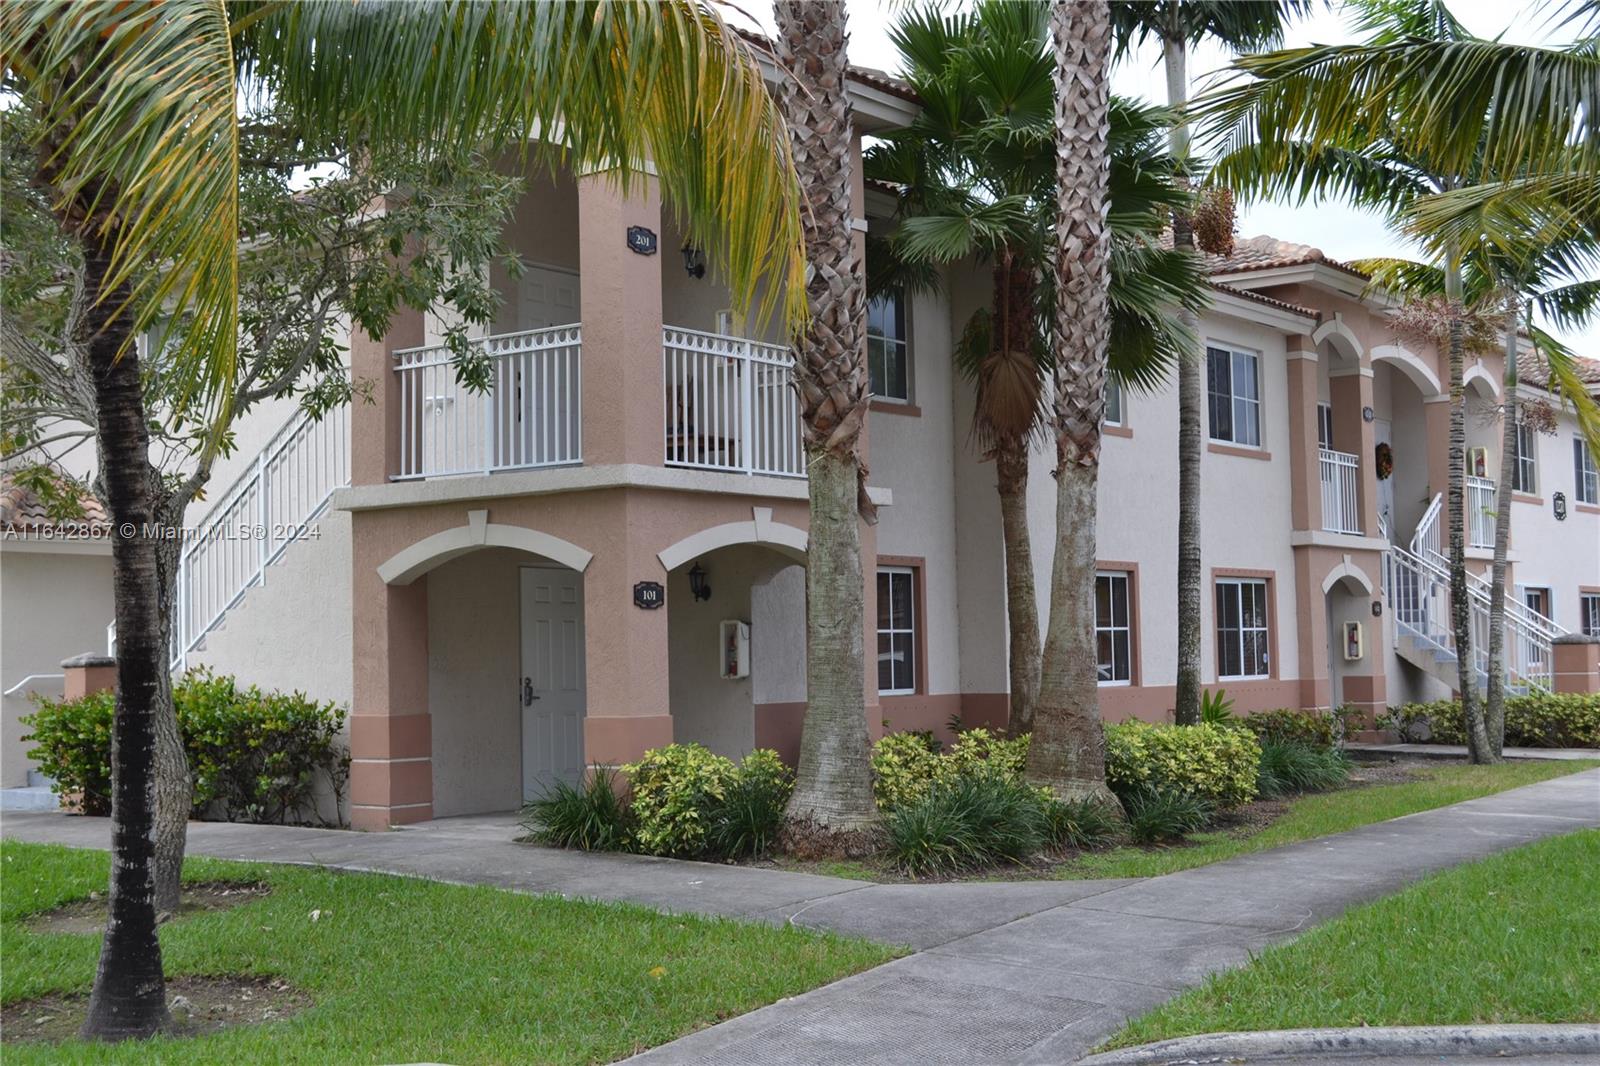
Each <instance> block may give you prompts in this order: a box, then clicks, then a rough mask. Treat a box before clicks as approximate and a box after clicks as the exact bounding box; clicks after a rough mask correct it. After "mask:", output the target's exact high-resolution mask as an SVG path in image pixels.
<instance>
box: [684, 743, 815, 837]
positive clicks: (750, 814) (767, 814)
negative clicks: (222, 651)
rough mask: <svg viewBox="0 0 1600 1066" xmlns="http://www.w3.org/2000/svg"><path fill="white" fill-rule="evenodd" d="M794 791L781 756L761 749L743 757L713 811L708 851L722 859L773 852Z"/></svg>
mask: <svg viewBox="0 0 1600 1066" xmlns="http://www.w3.org/2000/svg"><path fill="white" fill-rule="evenodd" d="M793 791H794V772H793V771H791V770H790V769H789V768H788V767H787V766H785V765H784V764H783V760H782V759H781V758H779V757H778V753H777V752H775V751H770V750H768V749H765V748H758V749H756V750H755V751H752V752H751V753H750V754H749V755H746V756H745V757H744V761H743V762H741V763H740V764H739V769H738V770H737V771H736V772H735V773H734V775H733V780H732V781H730V782H729V783H728V785H727V787H726V789H725V790H724V792H723V797H722V802H721V803H720V804H717V805H716V806H715V807H713V808H712V810H711V816H710V819H709V821H708V823H707V827H706V844H707V848H708V850H709V851H710V852H711V853H712V854H713V855H716V856H718V857H719V858H724V859H738V858H743V857H745V856H755V857H760V856H762V855H765V854H766V853H767V852H769V851H771V850H772V847H773V845H774V844H776V843H777V841H778V831H779V830H780V829H782V828H783V809H784V806H785V804H787V803H788V802H789V794H790V793H791V792H793Z"/></svg>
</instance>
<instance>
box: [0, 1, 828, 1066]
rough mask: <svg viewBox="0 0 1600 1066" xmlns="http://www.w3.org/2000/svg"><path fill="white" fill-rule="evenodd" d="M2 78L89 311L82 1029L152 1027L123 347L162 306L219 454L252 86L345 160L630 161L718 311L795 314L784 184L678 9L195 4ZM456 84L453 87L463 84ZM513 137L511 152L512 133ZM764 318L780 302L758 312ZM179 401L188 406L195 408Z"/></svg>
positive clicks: (139, 447)
mask: <svg viewBox="0 0 1600 1066" xmlns="http://www.w3.org/2000/svg"><path fill="white" fill-rule="evenodd" d="M0 51H3V56H0V59H3V61H4V70H5V82H4V88H5V89H6V90H7V91H8V92H9V93H11V94H13V95H14V96H15V97H16V98H17V99H18V100H19V101H20V103H21V106H25V107H28V108H30V109H32V111H33V112H34V114H35V116H36V118H37V120H38V124H37V128H38V129H39V131H40V135H39V137H38V138H37V142H36V145H35V148H36V152H37V156H38V177H39V181H40V182H41V184H42V185H43V186H44V187H45V188H46V189H47V190H48V192H49V194H50V198H51V204H52V207H53V209H54V211H55V213H56V215H57V219H58V221H59V222H60V224H61V225H62V226H63V227H64V228H65V229H66V230H67V231H68V232H69V234H71V235H73V236H75V237H77V238H78V239H80V240H81V242H82V244H83V246H84V249H85V252H84V258H85V263H84V271H83V279H84V284H85V285H86V287H87V293H86V295H87V296H88V301H87V302H88V306H89V307H90V308H91V310H90V311H89V313H88V314H86V315H85V316H84V319H83V321H82V322H81V323H78V324H77V328H76V333H75V335H76V337H77V342H78V343H77V344H76V345H75V351H74V352H73V353H72V357H73V358H78V359H81V360H82V361H84V363H85V364H86V366H87V367H88V369H89V371H90V373H91V374H92V375H93V379H94V381H95V383H96V385H95V396H94V407H95V411H96V416H97V427H96V430H97V443H98V448H99V459H100V462H99V478H100V480H101V483H102V486H103V493H102V495H103V497H104V499H105V500H106V502H107V505H108V510H109V512H110V518H111V522H112V524H113V527H114V528H115V529H117V530H124V529H130V530H133V531H135V533H134V535H121V534H119V535H118V537H117V538H116V540H115V541H114V543H113V572H114V580H115V604H116V623H117V632H118V659H117V710H116V715H115V722H114V736H115V740H114V747H113V777H114V786H113V800H112V836H113V857H112V874H111V890H110V903H109V906H110V920H109V922H108V923H107V928H106V935H105V938H104V941H103V943H102V947H101V955H100V964H99V968H98V970H97V972H96V977H95V983H94V990H93V992H92V994H91V997H90V1002H89V1011H88V1018H87V1020H86V1022H85V1024H84V1033H85V1035H87V1036H90V1037H96V1038H103V1039H121V1038H128V1037H144V1036H148V1035H150V1034H152V1033H154V1032H157V1031H159V1030H160V1029H162V1028H163V1027H165V1025H166V1024H167V1022H168V1017H167V1008H166V1001H165V994H164V986H163V980H162V969H161V952H160V945H159V942H158V941H157V939H156V930H155V920H156V915H155V909H154V906H153V894H152V863H151V858H152V842H151V834H152V806H153V803H152V770H153V747H154V738H155V734H156V730H157V726H158V723H157V721H156V708H155V703H156V694H157V689H158V687H159V681H158V679H159V677H160V675H161V674H162V673H163V672H164V671H165V670H166V669H167V662H166V656H167V652H168V650H167V648H165V647H163V646H161V641H160V640H159V638H158V636H157V634H158V633H159V632H160V625H159V617H158V607H157V604H158V600H159V595H160V581H159V577H158V574H157V567H156V558H155V539H154V538H152V537H148V536H143V535H139V534H138V531H140V530H143V529H145V528H147V527H148V526H149V525H150V523H151V522H152V519H153V508H152V498H151V491H152V490H151V486H150V484H149V481H148V478H147V477H146V476H145V475H146V468H145V463H144V457H145V454H146V452H147V448H148V441H149V436H148V431H147V429H146V413H145V410H144V404H143V397H142V393H141V389H140V360H139V355H138V352H137V350H136V348H135V346H134V343H133V341H134V338H135V337H136V336H138V335H139V334H140V333H141V332H143V331H144V330H145V329H146V328H147V327H149V326H150V325H151V324H152V323H154V322H155V321H156V320H157V318H159V317H161V316H172V317H185V318H186V319H187V320H188V322H189V328H188V329H187V330H186V331H185V337H184V341H183V343H182V345H181V347H179V349H178V350H177V351H175V352H174V353H172V358H173V361H174V364H175V370H174V373H175V374H177V375H179V376H180V379H181V380H189V381H191V382H193V383H194V384H193V395H192V397H191V400H192V408H193V407H198V408H200V409H202V410H205V411H207V412H208V415H209V418H210V421H211V422H212V425H213V437H214V439H216V440H219V441H220V439H221V437H222V433H223V431H224V430H225V428H226V422H227V414H228V412H227V397H229V396H230V395H232V391H233V390H232V386H233V384H234V376H235V368H236V361H235V352H236V345H237V339H238V337H237V332H238V310H237V308H238V290H237V270H236V264H237V260H236V248H237V240H238V177H239V174H238V171H239V165H238V144H239V136H238V125H237V123H238V115H239V111H240V108H239V104H240V99H241V96H242V95H244V94H246V93H251V92H260V93H262V94H264V95H265V96H267V97H269V98H271V99H272V100H273V102H274V106H275V107H277V108H279V109H280V110H281V111H282V112H283V113H284V114H287V115H291V116H293V120H294V122H296V123H297V124H298V125H299V127H300V128H301V129H302V131H303V133H304V135H305V136H306V137H307V138H308V139H310V140H315V141H320V142H326V143H336V144H341V145H343V146H345V148H346V150H348V151H357V150H360V149H361V148H362V147H363V146H368V147H370V146H371V145H374V144H383V145H389V146H405V145H412V146H415V149H416V150H417V151H418V152H423V153H425V152H428V151H431V150H433V149H435V148H437V147H439V146H441V145H446V144H448V145H454V146H462V145H465V146H471V147H478V146H480V145H482V144H484V143H488V144H491V145H495V144H500V145H504V144H508V143H513V142H514V143H516V144H518V145H519V146H523V148H524V150H525V151H528V152H530V153H532V154H533V155H534V156H535V157H536V158H537V159H538V160H540V161H541V162H542V163H544V164H546V165H553V164H554V163H556V162H557V161H562V162H565V163H567V164H568V165H579V166H588V167H606V168H610V171H609V172H610V173H611V174H612V175H613V178H614V180H616V181H617V182H618V183H619V184H622V185H624V186H626V184H627V183H628V181H629V180H630V179H632V180H636V175H637V174H639V173H640V172H641V169H642V168H641V164H642V163H643V162H644V161H645V160H647V159H648V160H650V161H652V162H653V163H654V166H655V170H656V172H657V173H658V175H659V179H660V182H661V187H662V190H663V193H664V195H665V197H666V198H667V199H668V201H669V202H671V203H672V204H673V205H674V206H675V208H676V209H677V210H678V212H679V213H680V215H681V216H682V217H683V218H684V220H685V223H686V225H687V228H688V229H689V231H690V233H691V234H692V235H694V236H695V238H696V239H697V240H704V241H706V242H707V243H708V244H709V245H712V246H716V247H718V248H719V249H720V253H721V254H719V256H718V257H717V258H718V260H719V262H721V263H722V264H723V269H724V270H725V272H726V274H727V277H728V280H729V283H730V286H731V287H732V288H733V290H734V292H735V296H736V298H739V299H742V300H743V301H744V302H745V303H746V304H749V303H752V302H753V299H754V297H755V295H756V293H757V291H758V284H759V280H760V278H761V277H762V276H763V275H777V276H779V277H781V278H783V279H784V280H785V281H786V282H787V283H788V284H787V285H786V286H784V285H780V286H774V287H773V289H774V291H775V292H778V293H781V294H782V295H781V296H778V297H774V298H773V299H781V300H784V301H785V303H784V304H783V308H784V313H785V316H786V318H787V319H788V321H789V322H790V323H798V322H799V321H800V319H801V316H802V315H803V313H804V308H803V305H802V304H801V302H800V301H799V298H798V293H799V290H800V286H799V284H798V281H799V279H800V277H801V272H802V270H803V265H804V264H803V259H802V257H801V246H800V243H799V217H798V195H799V192H798V188H797V186H796V183H795V180H794V175H793V168H792V166H791V165H790V162H789V157H788V144H787V141H786V139H785V136H784V133H783V126H782V122H781V119H780V117H779V116H778V114H777V112H776V110H775V108H774V106H773V104H772V101H771V99H770V97H769V96H768V94H767V91H766V88H765V86H764V84H763V82H762V80H761V77H760V74H759V69H758V67H757V66H756V64H755V63H754V61H753V60H752V59H751V57H750V56H749V55H748V52H747V46H745V45H744V44H743V43H742V42H741V41H740V40H739V39H738V38H737V37H735V36H734V35H733V34H732V33H731V32H730V31H728V30H727V29H726V27H724V26H723V25H722V23H721V22H720V20H719V19H718V18H717V17H716V15H715V14H714V13H712V12H710V11H709V10H707V9H705V8H703V7H701V6H700V5H699V4H697V3H692V2H690V0H659V2H649V0H633V2H626V3H598V2H595V3H585V4H560V5H556V4H552V5H543V4H505V5H497V4H486V5H478V4H468V3H452V2H442V3H407V4H400V3H390V4H381V5H380V4H376V3H348V2H345V3H303V4H296V5H283V4H269V3H254V4H249V3H241V4H236V5H228V4H222V3H217V2H207V0H173V2H169V3H164V4H159V5H156V4H77V3H72V2H69V0H31V2H30V0H19V2H16V3H12V4H8V5H6V6H5V7H4V8H3V9H0ZM468 73H470V75H471V76H470V77H466V76H463V75H465V74H468ZM530 134H533V135H535V136H536V139H533V140H532V142H531V144H530V137H529V135H530ZM762 307H763V309H764V310H765V311H767V312H770V311H772V310H774V309H775V305H774V304H772V303H771V302H770V301H769V302H768V303H765V304H763V305H762ZM192 408H191V409H192Z"/></svg>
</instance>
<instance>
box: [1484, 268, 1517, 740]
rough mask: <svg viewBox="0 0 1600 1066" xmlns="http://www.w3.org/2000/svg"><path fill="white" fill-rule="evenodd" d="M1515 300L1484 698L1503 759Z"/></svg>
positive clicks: (1489, 728)
mask: <svg viewBox="0 0 1600 1066" xmlns="http://www.w3.org/2000/svg"><path fill="white" fill-rule="evenodd" d="M1517 321H1518V315H1517V302H1516V297H1515V296H1513V297H1512V298H1511V301H1510V304H1509V306H1508V307H1507V308H1506V369H1505V390H1504V391H1505V397H1504V399H1505V405H1504V407H1503V408H1502V411H1501V418H1502V419H1503V420H1504V423H1505V424H1504V432H1503V433H1502V435H1501V441H1500V484H1498V485H1496V486H1495V504H1494V506H1495V514H1494V563H1493V564H1492V565H1491V567H1490V571H1489V684H1488V688H1487V689H1486V690H1485V692H1484V698H1483V731H1484V733H1485V739H1486V740H1487V742H1488V752H1489V756H1490V761H1493V762H1501V761H1502V760H1503V759H1504V748H1505V739H1506V552H1507V549H1508V548H1509V546H1510V543H1511V486H1512V481H1513V479H1514V475H1515V473H1516V455H1517Z"/></svg>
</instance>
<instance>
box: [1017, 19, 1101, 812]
mask: <svg viewBox="0 0 1600 1066" xmlns="http://www.w3.org/2000/svg"><path fill="white" fill-rule="evenodd" d="M1050 37H1051V42H1052V44H1053V47H1054V52H1055V143H1056V232H1055V238H1056V239H1055V248H1054V263H1053V265H1054V271H1055V316H1054V317H1055V321H1054V329H1053V330H1052V334H1053V339H1054V347H1055V375H1054V379H1055V380H1054V384H1055V397H1054V409H1053V417H1052V422H1053V427H1052V428H1053V429H1054V430H1055V438H1056V463H1055V476H1056V556H1055V565H1054V567H1053V569H1052V572H1051V577H1050V625H1049V630H1048V633H1047V635H1046V637H1045V646H1044V665H1043V668H1042V670H1041V672H1040V684H1039V703H1038V706H1037V707H1036V709H1035V711H1034V726H1033V743H1032V744H1031V745H1030V746H1029V750H1028V766H1027V775H1028V778H1029V780H1031V781H1035V782H1037V783H1040V784H1045V785H1049V786H1051V787H1052V788H1053V789H1055V790H1056V792H1057V794H1058V795H1061V796H1062V797H1063V798H1068V799H1088V800H1092V801H1096V802H1100V803H1105V804H1108V805H1115V803H1116V799H1115V797H1113V796H1112V795H1111V792H1110V790H1109V789H1107V788H1106V783H1105V773H1106V770H1105V735H1104V733H1103V732H1102V730H1101V727H1100V698H1099V691H1098V687H1097V685H1098V680H1097V678H1096V676H1095V648H1094V641H1093V635H1094V571H1095V519H1096V514H1097V492H1098V486H1099V479H1100V424H1101V421H1102V419H1103V418H1104V415H1105V406H1106V346H1107V343H1108V341H1109V340H1110V334H1111V320H1110V315H1109V314H1108V311H1109V308H1108V298H1107V295H1108V292H1109V290H1110V287H1111V231H1110V229H1109V227H1108V226H1107V225H1106V212H1107V207H1108V206H1109V205H1108V202H1107V196H1106V192H1107V187H1108V186H1109V184H1110V171H1111V156H1110V153H1109V152H1108V150H1107V147H1108V146H1107V133H1108V127H1109V125H1110V122H1109V117H1110V116H1109V111H1110V103H1111V99H1110V96H1111V10H1110V7H1109V6H1108V5H1107V4H1106V3H1105V0H1078V2H1073V0H1056V2H1055V3H1054V5H1053V6H1052V8H1051V12H1050Z"/></svg>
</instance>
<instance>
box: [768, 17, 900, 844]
mask: <svg viewBox="0 0 1600 1066" xmlns="http://www.w3.org/2000/svg"><path fill="white" fill-rule="evenodd" d="M773 8H774V12H775V14H776V16H777V23H778V42H777V54H778V62H779V64H780V66H781V67H782V68H783V69H784V71H785V74H786V77H785V78H784V80H783V81H782V82H781V84H780V90H779V98H780V101H781V103H782V106H783V112H784V115H785V116H786V117H787V119H788V123H789V131H790V135H791V136H792V138H793V154H794V161H795V168H796V171H797V173H798V175H799V178H800V186H801V188H802V189H803V190H804V195H805V199H806V211H805V225H804V233H805V250H806V262H807V266H808V277H807V280H806V285H805V297H806V300H807V302H808V303H809V305H810V312H811V313H810V319H809V321H808V323H807V325H806V328H805V332H804V333H803V334H802V335H801V336H800V337H799V338H798V341H797V344H796V359H795V382H796V385H797V386H798V388H799V394H800V416H801V427H802V433H803V435H804V442H805V449H806V470H807V473H808V475H809V492H810V500H811V506H810V511H811V529H810V534H809V541H808V545H807V549H806V716H805V723H804V725H803V727H802V732H801V735H800V762H799V765H798V767H796V771H795V785H794V792H793V794H792V795H791V797H790V799H789V806H788V811H787V814H786V818H787V821H788V823H789V825H790V827H791V830H792V831H801V830H804V829H810V830H812V831H820V832H821V833H822V834H824V836H825V837H826V838H827V839H828V840H829V841H830V843H829V844H827V845H823V846H828V847H832V848H834V849H836V850H839V851H844V852H850V851H853V850H855V849H857V848H860V847H863V846H865V844H866V843H867V840H868V838H869V836H870V833H871V830H872V829H873V827H874V826H875V825H876V824H877V821H878V808H877V805H876V804H875V803H874V802H873V798H872V769H871V763H870V761H869V758H870V756H869V748H868V741H867V712H866V692H865V670H866V667H865V664H864V646H863V645H864V633H863V629H864V626H865V624H866V608H865V597H864V589H863V586H862V572H861V533H860V527H859V522H860V521H861V520H862V519H863V518H865V519H866V520H868V521H872V520H873V519H874V517H875V516H874V515H873V512H872V505H871V503H870V502H869V501H868V500H867V490H866V468H865V466H864V465H863V464H862V459H861V454H860V447H861V430H862V428H863V427H864V426H865V425H866V419H867V404H868V401H869V398H870V385H869V382H868V377H867V353H866V340H867V335H866V310H867V289H866V274H865V265H864V264H863V262H862V252H861V248H860V246H859V244H858V242H857V238H856V235H855V230H854V228H853V226H852V224H851V223H852V220H853V219H854V218H855V211H854V207H853V205H852V203H851V184H852V182H851V173H852V163H851V147H852V146H851V124H850V99H849V96H848V95H847V86H846V84H845V79H846V76H847V74H848V72H849V61H848V59H847V57H846V53H845V48H846V43H847V40H848V34H847V33H846V32H845V9H844V5H843V4H837V3H813V2H810V0H780V2H778V3H775V4H774V5H773Z"/></svg>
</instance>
